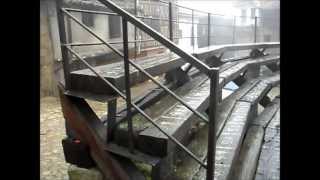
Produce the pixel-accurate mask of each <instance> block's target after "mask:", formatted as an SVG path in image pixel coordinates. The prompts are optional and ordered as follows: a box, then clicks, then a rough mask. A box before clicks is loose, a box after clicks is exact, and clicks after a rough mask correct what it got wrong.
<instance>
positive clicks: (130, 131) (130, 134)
mask: <svg viewBox="0 0 320 180" xmlns="http://www.w3.org/2000/svg"><path fill="white" fill-rule="evenodd" d="M122 32H123V59H124V73H125V90H126V103H127V122H128V139H129V149H130V152H131V153H134V144H133V129H132V113H131V110H132V104H131V90H130V71H129V47H128V22H127V20H126V19H125V18H122Z"/></svg>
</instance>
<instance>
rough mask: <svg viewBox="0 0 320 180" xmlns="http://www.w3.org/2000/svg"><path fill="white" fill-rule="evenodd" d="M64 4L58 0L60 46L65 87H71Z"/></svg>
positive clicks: (61, 0)
mask: <svg viewBox="0 0 320 180" xmlns="http://www.w3.org/2000/svg"><path fill="white" fill-rule="evenodd" d="M62 4H63V0H58V1H57V7H56V8H57V15H58V28H59V35H60V47H61V56H62V65H63V73H64V81H65V89H66V90H67V89H70V66H69V55H68V53H69V52H68V49H67V48H66V47H65V46H64V44H67V34H66V27H65V21H64V14H63V12H62V10H61V8H62Z"/></svg>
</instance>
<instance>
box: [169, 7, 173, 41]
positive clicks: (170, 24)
mask: <svg viewBox="0 0 320 180" xmlns="http://www.w3.org/2000/svg"><path fill="white" fill-rule="evenodd" d="M169 38H170V40H171V41H173V27H172V3H171V2H169Z"/></svg>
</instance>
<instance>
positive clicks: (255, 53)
mask: <svg viewBox="0 0 320 180" xmlns="http://www.w3.org/2000/svg"><path fill="white" fill-rule="evenodd" d="M264 51H265V49H262V50H260V49H252V51H251V52H250V57H251V58H257V57H261V56H265V54H264Z"/></svg>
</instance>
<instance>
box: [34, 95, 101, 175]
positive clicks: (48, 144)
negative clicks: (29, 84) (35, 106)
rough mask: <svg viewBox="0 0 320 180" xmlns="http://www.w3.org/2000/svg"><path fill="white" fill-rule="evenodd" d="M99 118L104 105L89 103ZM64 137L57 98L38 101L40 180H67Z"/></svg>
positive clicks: (62, 121) (61, 116)
mask: <svg viewBox="0 0 320 180" xmlns="http://www.w3.org/2000/svg"><path fill="white" fill-rule="evenodd" d="M89 104H90V106H92V107H94V109H95V110H96V112H97V114H98V115H99V116H100V115H102V114H103V113H104V111H103V110H104V109H106V105H105V104H102V103H97V102H89ZM65 136H66V134H65V127H64V119H63V115H62V112H61V106H60V102H59V99H58V98H54V97H45V98H42V99H41V101H40V179H41V180H68V179H69V178H68V167H69V164H67V163H66V162H65V159H64V154H63V149H62V144H61V140H62V139H63V138H64V137H65Z"/></svg>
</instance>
